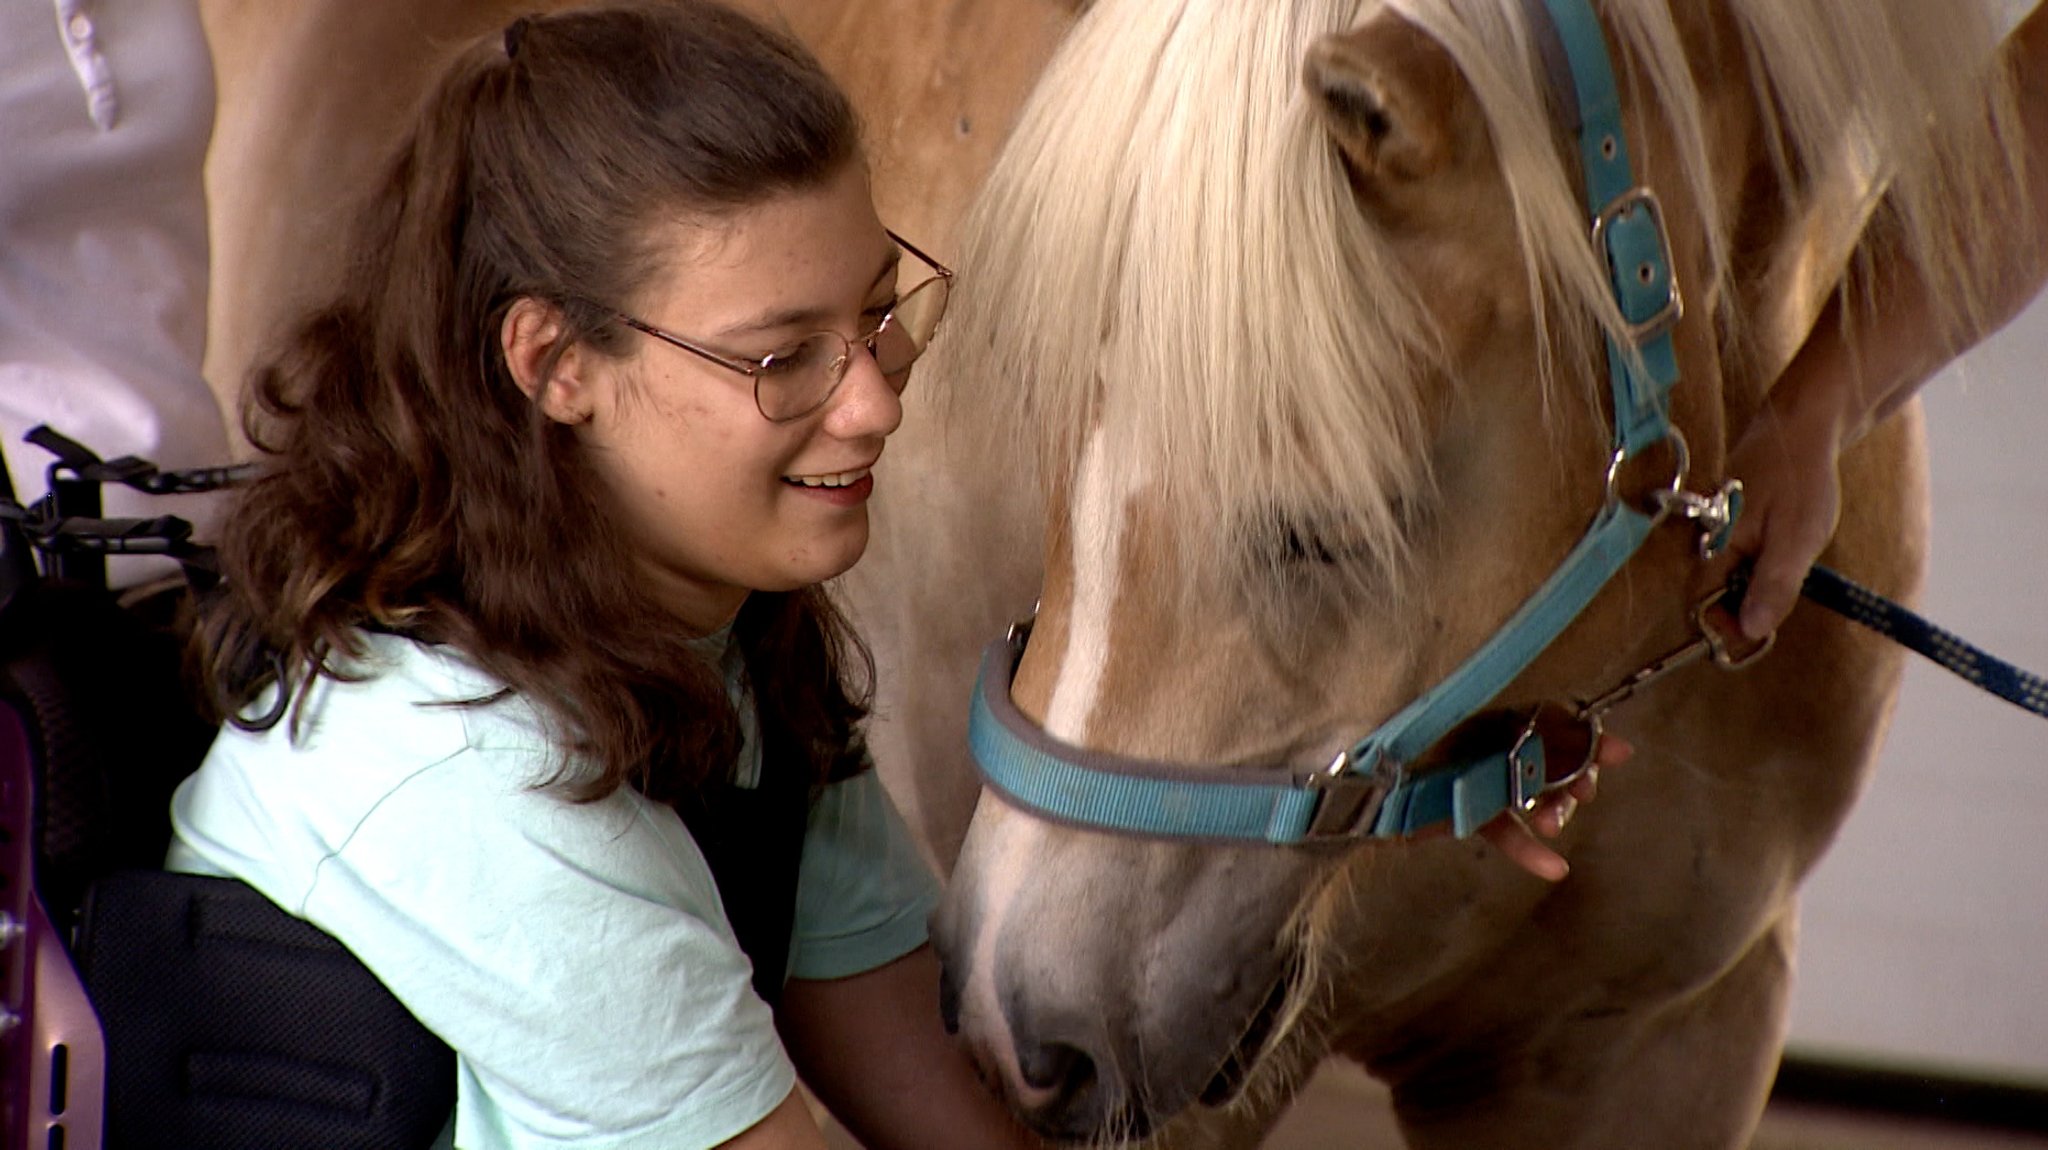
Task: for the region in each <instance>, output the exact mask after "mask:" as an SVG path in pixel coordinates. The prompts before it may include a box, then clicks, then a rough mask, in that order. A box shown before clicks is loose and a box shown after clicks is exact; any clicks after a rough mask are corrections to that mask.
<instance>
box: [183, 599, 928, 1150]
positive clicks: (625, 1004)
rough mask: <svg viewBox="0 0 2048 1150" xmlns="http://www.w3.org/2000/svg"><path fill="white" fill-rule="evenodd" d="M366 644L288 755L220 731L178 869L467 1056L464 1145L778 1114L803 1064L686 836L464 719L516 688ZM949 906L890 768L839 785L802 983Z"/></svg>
mask: <svg viewBox="0 0 2048 1150" xmlns="http://www.w3.org/2000/svg"><path fill="white" fill-rule="evenodd" d="M367 641H368V646H369V658H368V660H367V661H366V662H365V664H364V665H363V666H362V667H361V668H360V670H361V671H363V672H364V673H366V674H367V675H368V676H369V677H368V678H366V679H364V680H363V681H361V682H353V683H342V682H335V681H333V680H329V679H322V680H321V681H320V682H319V683H318V684H317V685H316V686H315V687H314V689H313V692H312V695H311V697H310V698H309V699H308V701H307V706H306V708H305V712H304V715H303V719H302V723H301V728H300V731H299V734H298V737H297V738H296V739H294V738H293V737H292V735H291V731H290V726H291V724H290V722H289V721H287V722H285V723H280V724H279V725H278V726H276V727H274V728H272V729H271V730H269V731H264V732H256V733H251V732H246V731H240V730H237V729H235V728H232V727H229V728H225V729H223V731H222V732H221V735H220V737H219V739H218V740H217V741H216V742H215V743H214V746H213V749H212V751H211V752H210V753H209V754H208V756H207V758H206V761H205V763H204V764H203V765H202V766H201V767H200V769H199V771H198V772H197V773H196V774H194V775H193V776H192V777H191V778H189V779H187V780H186V781H185V783H184V784H183V785H182V786H180V787H179V788H178V792H177V795H176V797H175V798H174V799H173V801H172V812H171V813H172V825H173V828H174V830H175V837H174V839H173V842H172V845H171V852H170V859H169V865H170V867H171V868H172V869H174V870H183V871H193V872H198V873H203V874H219V875H226V876H230V877H233V878H238V879H241V880H243V881H244V882H247V883H249V884H250V885H251V886H253V887H255V888H256V889H257V890H260V891H262V892H263V894H264V895H266V896H267V897H269V898H270V900H271V901H273V902H275V903H277V904H278V905H279V906H281V907H283V908H284V909H285V910H287V911H290V912H291V913H293V914H295V915H298V916H300V917H302V918H304V919H306V920H307V921H309V922H311V923H313V924H314V925H316V926H318V927H320V928H321V929H323V930H325V931H327V932H328V933H329V934H332V935H333V936H335V937H336V938H337V939H339V940H341V942H342V943H343V944H344V945H346V946H347V947H348V948H349V949H350V950H351V951H353V952H354V953H355V954H356V956H357V957H358V958H360V959H361V960H362V961H363V963H364V964H365V965H366V966H368V967H369V968H370V970H371V971H373V972H374V973H375V974H376V975H377V977H378V978H379V979H380V980H382V981H383V983H384V984H385V985H386V986H387V987H389V988H390V989H391V991H392V993H394V994H395V995H396V996H397V997H398V998H399V1000H400V1001H402V1002H404V1003H405V1005H406V1006H407V1008H408V1009H410V1010H411V1011H412V1012H413V1013H414V1015H416V1016H417V1017H418V1018H419V1019H420V1021H421V1022H422V1023H424V1024H425V1025H426V1026H427V1027H428V1028H429V1029H431V1030H433V1031H434V1032H435V1033H436V1034H438V1035H440V1036H441V1038H442V1039H443V1040H444V1041H446V1042H447V1043H448V1044H449V1045H450V1046H452V1047H453V1048H454V1049H455V1052H456V1065H457V1083H456V1111H455V1117H454V1141H455V1145H457V1146H459V1147H461V1148H462V1150H500V1148H520V1150H524V1148H528V1147H548V1148H556V1147H564V1148H566V1147H574V1148H577V1150H597V1148H604V1150H628V1148H638V1147H649V1148H652V1147H661V1148H662V1150H686V1148H691V1147H708V1146H715V1145H717V1144H718V1143H720V1142H724V1141H726V1140H728V1139H730V1138H732V1137H734V1136H736V1135H738V1134H739V1133H741V1132H743V1131H744V1130H746V1129H747V1128H749V1127H750V1126H752V1125H754V1124H755V1123H757V1122H759V1121H760V1120H761V1119H762V1118H764V1117H766V1116H767V1115H768V1113H769V1112H770V1111H772V1110H773V1109H774V1108H775V1107H776V1106H777V1105H778V1104H779V1103H780V1102H781V1101H782V1099H783V1098H784V1097H785V1096H786V1095H787V1094H788V1093H789V1091H790V1089H791V1088H792V1087H793V1086H794V1084H795V1081H796V1076H795V1071H794V1070H793V1068H792V1067H791V1065H790V1062H789V1059H788V1057H787V1056H786V1055H785V1054H784V1053H783V1051H782V1048H781V1045H780V1043H779V1042H778V1041H777V1039H776V1035H775V1029H774V1023H773V1019H772V1018H771V1016H770V1013H769V1010H768V1007H767V1006H766V1005H765V1004H764V1003H762V1002H761V1000H760V999H759V998H758V997H757V996H756V995H755V994H754V993H753V990H752V988H751V986H750V985H749V979H750V977H751V970H750V967H749V965H748V962H747V959H746V956H745V955H744V954H743V953H742V952H741V951H740V949H739V946H738V944H737V943H736V942H735V941H734V939H733V935H732V929H731V927H730V926H729V924H728V922H727V919H726V916H725V911H724V909H723V907H722V906H721V904H720V901H719V895H718V889H717V887H716V885H715V884H714V882H713V880H712V877H711V871H710V869H709V868H708V867H707V866H706V864H705V862H704V858H703V855H702V854H701V853H700V852H699V851H698V849H697V846H696V843H695V842H694V841H693V840H692V839H691V837H690V833H689V831H688V830H687V829H686V828H685V827H684V825H683V822H682V820H681V819H680V818H679V817H677V815H676V814H675V812H674V811H673V810H671V809H669V808H668V807H666V806H663V805H660V804H657V803H652V802H649V801H648V800H646V799H644V798H642V797H641V796H639V795H638V794H636V793H634V792H632V791H630V790H621V791H618V792H616V793H614V794H613V795H612V796H611V797H609V798H606V799H604V800H601V801H599V802H595V803H587V804H575V803H571V802H569V801H567V800H565V799H563V798H561V797H559V796H558V795H556V794H555V793H553V792H551V791H546V790H536V789H534V786H533V784H535V783H536V782H538V781H541V780H543V779H545V778H548V777H549V776H550V775H551V773H552V772H553V771H554V770H555V769H556V768H557V767H558V766H559V765H560V764H559V762H558V760H557V758H556V752H555V751H554V749H553V748H552V747H551V746H550V744H549V743H548V741H547V738H546V735H545V729H544V727H543V725H542V723H541V721H540V718H539V716H538V715H537V714H536V713H535V712H534V710H533V708H532V707H531V706H530V705H528V704H526V703H525V702H524V701H523V700H521V699H519V698H518V697H516V696H511V695H507V696H506V697H504V698H502V699H499V700H498V701H495V702H493V703H490V704H488V705H485V706H451V705H448V704H451V703H460V702H465V701H471V700H476V699H480V698H486V697H489V696H491V695H493V694H495V693H497V692H498V691H499V690H500V685H499V684H498V683H497V682H496V681H495V680H493V679H491V678H490V677H489V676H487V675H485V674H484V673H483V672H481V671H480V670H478V669H477V668H475V667H474V666H472V665H470V664H469V663H467V662H466V661H464V660H463V659H462V658H461V657H460V655H458V654H457V653H455V652H454V651H452V650H450V649H447V648H439V647H429V646H423V645H420V644H416V643H413V642H411V641H408V640H404V639H399V638H395V637H391V636H384V635H376V636H370V637H368V640H367ZM749 718H751V716H749ZM749 729H750V730H751V723H750V724H749ZM936 899H937V887H936V883H935V881H934V880H933V878H932V876H931V874H930V872H929V871H928V870H927V869H926V867H925V865H924V863H923V860H922V858H921V857H920V856H919V854H918V852H917V850H916V848H915V847H914V845H913V844H912V843H911V841H910V838H909V835H908V832H907V831H906V830H905V828H904V826H903V823H902V820H901V818H899V817H898V815H897V814H896V812H895V810H894V808H893V807H892V806H891V805H890V803H889V799H888V797H887V795H886V794H885V793H884V792H883V791H882V789H881V786H880V784H879V782H878V781H877V779H876V777H875V775H874V773H873V772H872V771H870V772H867V773H865V774H863V775H860V776H858V777H856V778H854V779H851V780H848V781H846V782H842V783H837V784H834V785H832V786H829V787H825V788H823V791H822V793H821V795H820V797H819V798H818V800H817V801H816V802H815V803H814V804H813V807H812V810H811V816H810V824H809V829H808V831H807V834H806V838H805V841H804V849H803V859H802V863H801V866H800V870H799V877H798V887H797V908H796V924H795V928H794V931H793V936H794V937H793V938H792V941H791V947H790V953H789V973H790V976H791V977H794V978H838V977H844V976H846V975H850V974H856V973H859V972H862V971H865V970H871V969H874V968H875V967H878V966H881V965H883V964H885V963H887V962H889V961H891V960H893V959H896V958H898V957H901V956H902V955H904V954H907V953H909V952H910V951H912V950H914V949H916V948H917V947H918V946H919V945H920V944H922V943H923V942H924V941H925V920H926V917H927V916H928V915H929V913H930V911H931V909H932V906H933V905H934V903H935V902H936ZM444 1142H445V1136H444Z"/></svg>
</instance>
